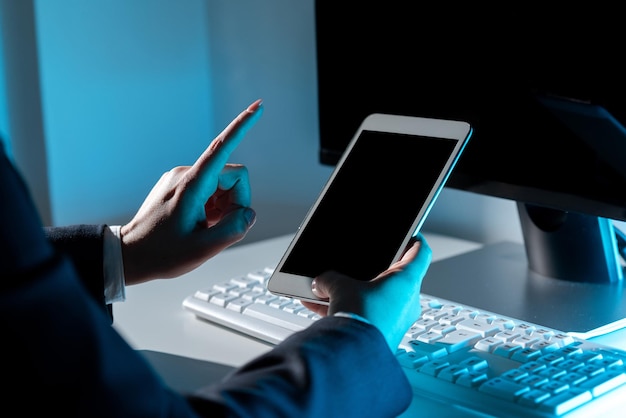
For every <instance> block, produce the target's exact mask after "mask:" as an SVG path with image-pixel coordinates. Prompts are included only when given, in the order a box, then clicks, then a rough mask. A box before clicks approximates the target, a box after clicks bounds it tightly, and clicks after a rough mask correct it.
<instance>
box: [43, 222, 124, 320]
mask: <svg viewBox="0 0 626 418" xmlns="http://www.w3.org/2000/svg"><path fill="white" fill-rule="evenodd" d="M104 228H105V225H71V226H63V227H45V228H44V233H45V235H46V238H48V240H49V241H50V242H51V243H52V244H53V246H54V248H55V249H56V250H57V251H60V252H62V253H63V254H65V255H67V256H68V257H69V258H70V260H71V262H72V264H73V265H74V267H75V268H76V272H77V273H78V277H79V279H80V281H81V283H82V284H83V285H84V286H85V288H86V289H87V291H88V292H89V294H90V295H91V296H92V297H93V298H94V300H95V301H96V302H97V303H98V304H100V305H101V306H103V307H104V306H105V301H104V270H103V263H104V260H103V257H104V252H103V239H104ZM106 308H107V312H108V313H109V315H110V316H111V314H112V311H111V306H107V307H106Z"/></svg>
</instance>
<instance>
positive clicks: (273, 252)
mask: <svg viewBox="0 0 626 418" xmlns="http://www.w3.org/2000/svg"><path fill="white" fill-rule="evenodd" d="M424 235H425V237H426V239H427V241H428V243H429V244H430V246H431V248H432V250H433V261H437V260H440V259H443V258H446V257H451V256H454V255H457V254H461V253H463V252H466V251H471V250H474V249H477V248H480V246H481V245H480V244H477V243H474V242H470V241H464V240H459V239H456V238H450V237H446V236H442V235H435V234H429V233H425V234H424ZM291 238H292V236H291V235H286V236H281V237H276V238H272V239H268V240H264V241H260V242H254V243H250V244H240V245H237V246H235V247H231V248H230V249H228V250H226V251H224V252H222V253H221V254H219V255H218V256H217V257H215V258H213V259H211V260H209V261H207V262H206V263H205V264H204V265H202V266H200V267H199V268H197V269H196V270H194V271H192V272H190V273H188V274H186V275H184V276H182V277H179V278H176V279H169V280H156V281H152V282H148V283H143V284H140V285H136V286H131V287H129V288H127V289H126V301H125V302H122V303H116V304H115V305H114V307H113V313H114V320H115V321H114V327H115V328H116V329H117V330H118V332H120V334H121V335H122V336H123V337H124V338H125V339H126V340H127V341H128V342H129V344H130V345H131V346H132V347H133V348H135V349H141V350H152V351H158V352H164V353H169V354H175V355H178V356H184V357H190V358H193V359H199V360H207V361H211V362H216V363H220V364H224V365H229V366H240V365H242V364H243V363H245V362H247V361H248V360H250V359H252V358H254V357H256V356H258V355H259V354H261V353H264V352H266V351H269V350H270V349H271V346H270V345H268V344H265V343H263V342H259V341H257V340H254V339H251V338H248V337H246V336H243V335H241V334H237V333H235V332H232V331H229V330H227V329H224V328H222V327H219V326H217V325H213V324H211V323H209V322H206V321H202V320H199V319H197V318H196V317H195V315H193V314H192V313H190V312H188V311H186V310H184V309H183V308H182V301H183V299H184V298H185V297H187V296H188V295H190V294H192V293H193V292H195V291H196V290H197V289H200V288H203V287H208V286H209V285H210V284H211V283H214V282H219V281H223V280H227V279H229V278H231V277H234V276H236V275H239V274H243V273H246V272H248V271H252V270H255V269H258V268H262V267H265V266H270V267H272V266H274V265H276V264H277V263H278V261H279V259H280V257H281V256H282V254H283V252H284V250H285V249H286V248H287V246H288V244H289V242H290V240H291ZM595 340H597V341H599V342H602V343H604V344H608V345H612V346H615V347H619V348H622V349H626V329H623V330H620V331H616V332H613V333H612V334H608V335H605V336H601V337H597V338H595ZM414 403H415V402H414ZM411 409H413V406H412V408H411ZM456 412H457V413H458V410H457V411H456Z"/></svg>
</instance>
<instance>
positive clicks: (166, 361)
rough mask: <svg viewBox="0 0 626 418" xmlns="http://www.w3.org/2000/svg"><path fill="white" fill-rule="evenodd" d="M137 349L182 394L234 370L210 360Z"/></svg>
mask: <svg viewBox="0 0 626 418" xmlns="http://www.w3.org/2000/svg"><path fill="white" fill-rule="evenodd" d="M138 351H139V353H141V355H143V356H144V357H145V358H146V359H147V360H148V362H149V363H150V364H151V365H152V367H154V369H155V370H156V371H157V372H158V373H159V374H160V375H161V377H163V380H165V382H166V383H167V384H168V385H169V386H170V387H171V388H172V389H174V390H176V391H178V392H179V393H182V394H188V393H192V392H194V391H195V390H197V389H198V388H200V387H203V386H207V385H210V384H211V383H214V382H218V381H220V380H221V379H222V378H224V376H226V375H227V374H228V373H230V372H232V371H233V370H235V368H234V367H231V366H227V365H224V364H219V363H213V362H210V361H204V360H196V359H192V358H189V357H182V356H177V355H174V354H168V353H161V352H158V351H151V350H138Z"/></svg>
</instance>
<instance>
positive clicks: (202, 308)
mask: <svg viewBox="0 0 626 418" xmlns="http://www.w3.org/2000/svg"><path fill="white" fill-rule="evenodd" d="M271 273H272V269H271V268H265V269H261V270H259V271H255V272H251V273H248V274H245V275H242V276H239V277H234V278H231V279H227V280H225V281H224V282H221V283H218V284H215V285H213V286H211V287H210V288H207V289H199V290H198V291H196V292H195V293H194V294H193V295H189V296H188V297H187V298H186V299H185V300H184V301H183V307H184V308H185V309H187V310H189V311H191V312H193V313H194V314H195V315H196V316H197V317H198V318H202V319H204V320H208V321H211V322H214V323H217V324H220V325H222V326H225V327H227V328H230V329H232V330H235V331H238V332H241V333H243V334H245V335H248V336H251V337H254V338H257V339H260V340H263V341H265V342H268V343H270V344H277V343H279V342H281V341H282V340H283V339H285V338H286V337H287V336H289V335H291V334H292V333H294V332H295V331H298V330H301V329H304V328H306V327H307V326H309V325H310V324H311V323H313V322H314V321H316V320H317V319H319V316H318V315H315V314H313V313H312V312H311V311H309V310H308V309H306V308H304V307H303V306H302V304H301V303H300V302H299V301H298V300H294V299H291V298H287V297H282V296H275V295H273V294H271V293H269V292H268V291H267V289H266V283H267V280H268V278H269V276H270V275H271ZM421 302H422V315H421V317H420V318H419V320H418V321H416V322H415V323H414V325H413V326H412V327H411V328H410V329H409V331H408V332H407V334H406V335H405V337H404V340H403V341H402V343H401V344H400V346H399V347H398V350H397V358H398V360H399V362H400V364H401V365H402V366H403V368H404V370H405V372H406V375H407V376H408V378H409V381H410V382H411V385H412V386H413V390H414V392H415V393H416V394H420V395H423V396H428V397H430V398H433V399H438V400H441V401H442V402H446V403H448V404H454V405H457V406H459V407H462V408H468V409H470V410H473V411H477V412H479V413H482V414H485V415H487V416H497V417H506V416H511V417H568V418H570V417H609V416H610V417H613V416H620V417H622V416H626V415H625V414H626V413H625V412H624V409H626V401H625V400H624V399H626V352H624V351H621V350H618V349H615V348H611V347H608V346H604V345H600V344H598V343H594V342H591V341H586V340H582V339H578V338H575V337H572V336H570V335H568V334H566V333H563V332H561V331H558V330H554V329H549V328H545V327H542V326H539V325H536V324H531V323H525V322H521V321H518V320H516V319H514V318H508V317H504V316H502V315H497V314H494V313H491V312H486V311H479V310H478V309H474V308H472V307H469V306H460V305H458V304H456V303H454V302H451V301H447V300H442V299H437V298H434V297H430V296H428V295H424V294H422V298H421ZM620 409H621V410H620Z"/></svg>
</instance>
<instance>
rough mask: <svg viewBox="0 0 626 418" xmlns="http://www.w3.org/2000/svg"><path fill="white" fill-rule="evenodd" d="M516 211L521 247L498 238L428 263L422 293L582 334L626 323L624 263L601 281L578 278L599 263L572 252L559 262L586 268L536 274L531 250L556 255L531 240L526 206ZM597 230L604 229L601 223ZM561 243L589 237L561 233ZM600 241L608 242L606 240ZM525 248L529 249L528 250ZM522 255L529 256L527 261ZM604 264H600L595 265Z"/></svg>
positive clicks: (602, 331)
mask: <svg viewBox="0 0 626 418" xmlns="http://www.w3.org/2000/svg"><path fill="white" fill-rule="evenodd" d="M519 209H520V218H521V220H522V229H523V230H524V237H525V239H526V242H525V245H524V244H520V243H514V242H501V243H496V244H491V245H486V246H485V247H482V248H481V249H478V250H475V251H471V252H468V253H465V254H461V255H459V256H455V257H451V258H447V259H444V260H440V261H436V262H433V263H432V265H431V266H430V269H429V270H428V273H427V274H426V277H425V278H424V281H423V284H422V292H423V293H425V294H428V295H431V296H434V297H437V298H442V299H447V300H449V301H453V302H456V303H459V304H462V305H467V306H472V307H474V308H477V309H481V310H484V311H488V312H491V313H494V314H501V315H505V316H509V317H512V318H516V319H520V320H523V321H526V322H531V323H533V324H536V325H543V326H545V327H549V328H553V329H556V330H560V331H565V332H569V333H572V334H575V335H578V336H580V337H583V338H589V337H593V336H597V335H602V334H605V333H607V332H610V331H613V330H616V329H620V328H623V327H626V284H625V283H624V280H623V274H624V267H623V266H622V265H621V264H620V263H619V262H617V267H616V269H617V272H611V273H607V276H606V277H602V278H600V279H599V278H598V277H599V276H602V275H593V276H594V277H592V278H591V279H590V280H582V279H581V275H580V274H578V271H583V269H584V268H588V266H589V265H591V266H597V265H601V264H602V263H601V262H600V261H599V260H597V259H595V260H594V259H593V256H592V255H589V254H583V255H581V254H575V253H572V254H570V256H569V257H567V259H564V260H560V261H559V262H558V263H561V264H563V263H564V262H569V264H571V265H576V264H577V262H578V261H582V262H583V264H587V267H585V266H583V267H580V268H579V269H575V270H574V271H572V268H571V267H567V269H569V270H567V273H569V274H571V275H572V276H571V277H569V278H568V277H563V275H562V274H559V275H557V274H541V273H538V272H537V269H541V268H544V267H545V266H544V264H545V263H542V262H537V261H536V260H534V259H532V258H533V257H534V255H536V254H533V253H537V251H536V248H537V247H540V248H543V249H544V250H546V251H547V252H548V253H550V254H551V255H550V257H554V256H555V254H554V253H553V252H550V250H549V249H547V248H544V247H543V246H544V244H545V243H541V242H538V241H537V240H536V239H535V238H533V236H532V233H531V234H528V233H527V229H528V227H529V226H528V225H527V222H528V218H526V215H527V213H526V212H525V210H526V209H527V208H526V207H524V205H522V206H520V207H519ZM574 219H575V222H574V223H576V224H579V223H580V219H578V218H574ZM590 219H591V220H592V221H597V220H596V219H593V218H590ZM586 220H588V219H586ZM532 228H533V227H531V229H532ZM602 228H603V229H606V225H603V227H602ZM585 229H593V228H587V227H586V228H585ZM535 232H536V231H535ZM541 235H544V236H543V237H542V239H545V238H546V236H545V234H541ZM596 235H597V233H596ZM560 240H561V238H558V237H557V238H556V242H559V241H560ZM548 241H550V244H553V241H555V237H549V238H548ZM565 241H566V242H567V243H578V242H589V241H592V242H593V241H594V238H593V237H592V238H591V239H586V238H584V237H582V236H581V235H580V233H579V234H578V235H576V236H573V237H572V236H569V237H567V234H566V236H565ZM605 241H607V242H609V244H611V242H610V240H607V239H605ZM529 246H534V247H533V248H531V250H529V248H528V247H529ZM558 247H560V248H559V251H561V253H562V252H563V251H562V247H563V243H561V242H559V245H558ZM611 251H612V250H611ZM557 253H558V251H557ZM527 254H529V255H530V258H531V260H530V261H529V256H528V255H527ZM562 256H563V254H561V257H562ZM550 257H547V258H548V259H549V258H550ZM598 257H604V258H605V260H604V261H607V260H608V262H606V263H605V264H611V263H614V262H616V261H615V259H614V258H613V259H611V257H607V255H606V254H604V253H602V252H601V253H600V254H599V255H598ZM562 258H563V257H562ZM589 260H592V261H591V262H589ZM558 263H557V264H558ZM529 266H532V268H529ZM548 267H549V268H554V266H548ZM557 267H558V266H557ZM604 267H605V266H604ZM604 267H603V266H601V267H600V269H602V268H604ZM614 270H615V269H614ZM544 273H545V271H544ZM555 277H561V278H558V279H557V278H555Z"/></svg>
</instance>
